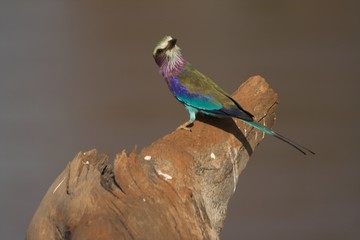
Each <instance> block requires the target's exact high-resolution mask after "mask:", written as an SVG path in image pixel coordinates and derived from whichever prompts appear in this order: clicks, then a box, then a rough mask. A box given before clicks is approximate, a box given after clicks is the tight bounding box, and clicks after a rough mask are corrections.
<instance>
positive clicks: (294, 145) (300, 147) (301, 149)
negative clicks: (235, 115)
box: [241, 119, 315, 155]
mask: <svg viewBox="0 0 360 240" xmlns="http://www.w3.org/2000/svg"><path fill="white" fill-rule="evenodd" d="M241 120H243V119H241ZM243 121H244V122H246V123H247V124H249V125H251V126H253V127H254V128H256V129H259V130H260V131H263V132H264V133H266V134H269V135H271V136H274V137H276V138H277V139H280V140H281V141H283V142H285V143H287V144H289V145H290V146H292V147H294V148H296V149H297V150H298V151H300V152H301V153H302V154H304V155H307V153H311V154H313V155H315V152H313V151H311V150H310V149H308V148H306V147H304V146H302V145H300V144H298V143H296V142H294V141H292V140H290V139H288V138H286V137H284V136H282V135H280V134H278V133H277V132H274V131H272V130H269V129H267V128H266V127H264V126H263V125H261V124H259V123H257V122H253V121H247V120H243Z"/></svg>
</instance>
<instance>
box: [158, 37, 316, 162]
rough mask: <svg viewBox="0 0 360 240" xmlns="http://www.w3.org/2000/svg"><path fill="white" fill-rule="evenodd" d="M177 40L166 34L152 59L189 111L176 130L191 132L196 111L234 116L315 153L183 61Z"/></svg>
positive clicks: (299, 149) (303, 150)
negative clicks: (262, 121)
mask: <svg viewBox="0 0 360 240" xmlns="http://www.w3.org/2000/svg"><path fill="white" fill-rule="evenodd" d="M176 43H177V39H176V38H173V37H171V36H165V37H164V38H162V39H161V40H160V41H159V42H158V44H157V45H156V46H155V48H154V51H153V58H154V60H155V62H156V64H157V65H158V67H159V72H160V74H161V75H162V77H163V78H164V79H165V81H166V83H167V85H168V87H169V89H170V91H171V92H172V94H173V95H174V96H175V98H176V99H177V100H178V101H179V102H180V103H182V104H183V105H184V106H185V108H186V110H187V111H188V112H189V116H190V117H189V120H188V121H187V122H185V123H184V124H181V125H180V126H179V127H178V129H185V130H190V131H191V128H190V126H192V125H193V123H194V121H195V120H196V114H197V113H201V114H204V115H208V116H212V117H218V118H231V117H234V118H238V119H240V120H242V121H244V122H245V123H247V124H249V125H251V126H252V127H254V128H256V129H258V130H260V131H262V132H264V133H266V134H268V135H271V136H274V137H276V138H278V139H280V140H282V141H283V142H285V143H287V144H289V145H291V146H292V147H294V148H295V149H297V150H298V151H300V152H301V153H302V154H304V155H307V154H315V152H313V151H312V150H310V149H308V148H306V147H304V146H302V145H300V144H298V143H296V142H294V141H292V140H290V139H288V138H286V137H284V136H282V135H280V134H279V133H277V132H275V131H273V130H270V129H268V128H266V127H265V126H263V125H262V124H260V123H258V122H256V121H255V120H254V115H252V114H251V113H250V112H248V111H246V110H245V109H244V108H243V107H241V105H240V104H239V103H238V102H237V101H235V100H234V99H233V98H232V97H231V96H230V95H229V94H228V93H226V92H225V91H224V90H223V89H222V88H220V87H219V86H218V85H217V84H216V83H215V82H214V81H212V80H211V79H210V78H208V77H207V76H205V75H204V74H202V73H201V72H199V71H198V70H197V69H196V68H194V67H193V66H192V65H191V64H190V63H189V62H188V61H186V60H185V58H184V57H183V55H182V53H181V49H180V48H179V46H178V45H177V44H176Z"/></svg>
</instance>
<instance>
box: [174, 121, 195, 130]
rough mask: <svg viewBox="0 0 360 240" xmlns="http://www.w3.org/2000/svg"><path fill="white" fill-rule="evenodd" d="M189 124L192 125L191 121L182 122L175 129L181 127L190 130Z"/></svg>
mask: <svg viewBox="0 0 360 240" xmlns="http://www.w3.org/2000/svg"><path fill="white" fill-rule="evenodd" d="M190 125H194V123H193V121H187V122H186V123H184V124H181V125H180V126H179V127H178V128H177V129H176V130H179V129H183V130H187V131H190V132H191V128H189V126H190Z"/></svg>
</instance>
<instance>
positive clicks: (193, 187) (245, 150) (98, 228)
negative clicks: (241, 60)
mask: <svg viewBox="0 0 360 240" xmlns="http://www.w3.org/2000/svg"><path fill="white" fill-rule="evenodd" d="M233 98H234V99H235V100H236V101H238V102H239V103H240V104H241V105H242V106H243V107H244V108H245V109H246V110H247V111H249V112H251V113H252V114H254V116H255V119H256V120H257V121H260V122H261V123H263V124H265V125H266V126H267V127H268V128H271V126H272V125H273V123H274V120H275V109H276V106H277V104H278V97H277V94H276V93H275V92H274V91H273V90H272V89H271V88H270V87H269V85H268V83H266V81H265V80H264V79H263V78H261V77H259V76H255V77H252V78H250V79H248V80H247V81H246V82H245V83H244V84H242V85H241V86H240V88H239V89H238V90H237V91H236V92H235V93H234V94H233ZM263 137H264V135H263V133H262V132H260V131H258V130H256V129H254V128H252V127H250V126H249V125H247V124H245V123H243V122H242V121H241V120H238V119H218V118H210V117H202V116H199V117H198V120H197V121H196V122H195V124H194V126H193V127H192V131H191V132H189V131H184V130H177V131H174V132H172V133H170V134H169V135H166V136H164V137H163V138H161V139H159V140H157V141H155V142H153V143H152V144H151V145H150V146H148V147H146V148H144V149H142V150H141V151H140V153H135V152H132V153H130V154H129V155H128V154H126V153H125V151H123V152H122V153H120V154H118V155H117V156H116V158H115V161H114V166H112V165H110V164H109V163H107V159H108V157H107V156H106V155H105V154H103V153H99V152H98V151H96V150H91V151H88V152H80V153H78V154H77V155H76V156H75V158H74V159H73V160H72V161H71V162H70V163H69V164H68V165H67V167H66V168H65V170H64V171H63V172H62V173H61V174H60V175H59V176H58V178H57V179H56V180H55V181H54V183H53V184H52V186H51V187H50V188H49V190H48V192H47V193H46V195H45V197H44V198H43V200H42V202H41V204H40V206H39V208H38V209H37V211H36V212H35V214H34V216H33V219H32V221H31V223H30V225H29V228H28V231H27V236H26V237H27V239H29V240H32V239H219V234H220V231H221V228H222V227H223V224H224V220H225V217H226V211H227V207H228V202H229V199H230V197H231V196H232V195H233V193H234V191H235V188H236V183H237V181H238V177H239V175H240V174H241V172H242V170H243V169H244V168H245V166H246V164H247V162H248V161H249V157H250V156H251V154H252V152H253V150H254V149H255V147H256V146H257V144H258V143H259V142H260V141H261V140H262V139H263Z"/></svg>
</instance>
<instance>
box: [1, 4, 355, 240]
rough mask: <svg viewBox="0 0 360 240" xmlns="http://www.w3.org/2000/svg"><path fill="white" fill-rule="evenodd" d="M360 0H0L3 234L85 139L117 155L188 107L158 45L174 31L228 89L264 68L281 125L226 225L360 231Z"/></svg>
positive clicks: (262, 231)
mask: <svg viewBox="0 0 360 240" xmlns="http://www.w3.org/2000/svg"><path fill="white" fill-rule="evenodd" d="M358 3H359V2H358V1H340V0H339V1H332V0H328V1H325V0H318V1H280V0H274V1H256V0H255V1H254V0H251V1H250V0H244V1H235V0H234V1H181V2H180V1H169V0H168V1H160V0H159V1H145V0H142V1H131V3H130V1H82V0H77V1H69V0H64V1H60V0H50V1H37V0H35V1H6V0H2V1H1V2H0V109H1V115H0V154H1V155H0V156H1V168H0V179H1V191H2V193H1V197H0V198H1V217H0V239H23V238H24V235H25V232H26V229H27V226H28V224H29V222H30V220H31V217H32V215H33V214H34V211H35V210H36V208H37V207H38V205H39V203H40V201H41V199H42V197H43V195H44V194H45V192H46V191H47V189H48V187H49V186H50V184H51V183H52V182H53V180H54V179H55V177H56V176H58V174H59V173H60V172H61V171H62V170H63V169H64V168H65V166H66V164H67V163H68V161H70V160H71V159H72V158H73V156H74V155H75V154H76V153H77V152H78V151H80V150H81V151H86V150H89V149H92V148H97V149H99V150H100V151H103V152H105V153H108V154H109V156H110V159H113V158H114V155H115V153H117V152H120V151H121V150H122V149H123V148H125V149H127V150H128V151H130V150H132V149H133V147H134V146H135V145H138V147H139V148H142V147H144V146H146V145H148V144H150V143H151V142H152V141H154V140H156V139H157V138H159V137H161V136H163V135H165V134H167V133H169V132H170V131H172V130H174V129H175V128H176V127H177V126H178V125H179V124H180V123H183V122H184V121H185V120H187V119H188V114H187V112H186V111H185V109H184V108H183V107H182V106H181V104H179V103H178V102H177V101H176V100H175V99H174V98H173V97H172V95H171V94H170V92H169V91H168V89H167V86H166V84H165V83H164V81H163V80H162V78H161V77H160V75H159V74H158V69H157V66H156V65H155V63H154V61H153V59H152V56H151V53H152V50H153V47H154V46H155V44H156V43H157V42H158V41H159V40H160V39H161V38H162V37H163V36H164V35H166V34H170V35H172V36H174V37H176V38H178V44H179V46H180V47H181V48H182V49H183V54H184V56H185V57H186V58H187V59H188V60H189V61H190V62H192V63H193V65H195V66H196V67H197V68H198V69H199V70H200V71H202V72H204V73H206V75H208V76H210V77H211V78H212V79H213V80H215V81H216V82H217V83H218V84H219V85H221V86H222V87H223V88H224V89H225V90H227V91H228V92H232V91H234V90H235V89H236V88H237V87H238V86H239V85H240V84H241V82H243V81H244V80H246V79H247V78H248V77H250V76H252V75H256V74H260V75H262V76H263V77H265V78H266V79H267V80H268V81H269V82H270V84H271V86H272V87H273V88H274V89H275V90H276V91H277V92H278V93H279V95H280V98H281V104H280V106H279V109H278V114H277V122H276V126H275V129H276V130H277V131H279V132H280V133H283V134H284V135H286V136H288V137H290V138H292V139H295V140H297V141H298V142H301V143H303V144H304V145H306V146H308V147H310V148H311V149H313V150H315V151H316V153H317V155H316V157H314V158H305V157H304V156H302V155H301V154H299V153H298V152H297V151H295V150H294V149H292V148H291V147H288V146H287V145H285V144H283V143H282V142H280V141H277V140H276V139H272V138H271V137H266V139H265V140H264V141H263V142H262V143H261V145H260V146H259V147H258V148H257V149H256V152H255V154H254V155H253V157H252V160H251V161H250V163H249V164H248V167H247V168H246V170H245V172H244V173H243V174H242V175H241V176H240V179H239V184H238V188H237V192H236V194H235V196H234V197H233V199H232V200H231V203H230V207H229V214H228V218H227V221H226V224H225V227H224V229H223V232H222V235H221V236H222V239H277V240H279V239H360V228H359V227H360V181H359V180H360V177H359V167H360V163H359V154H358V151H357V148H358V140H357V135H358V134H359V129H360V127H359V120H360V119H359V115H360V113H359V107H360V106H359V105H360V101H359V85H360V78H359V77H360V74H359V67H360V66H359V63H360V51H359V50H360V44H359V42H360V17H359V10H360V8H359V5H360V4H358Z"/></svg>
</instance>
